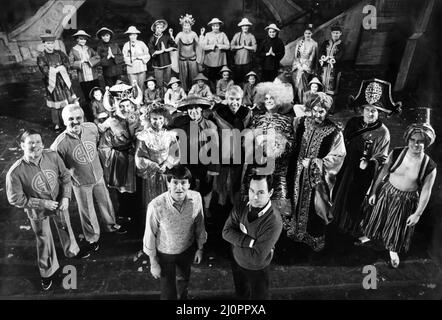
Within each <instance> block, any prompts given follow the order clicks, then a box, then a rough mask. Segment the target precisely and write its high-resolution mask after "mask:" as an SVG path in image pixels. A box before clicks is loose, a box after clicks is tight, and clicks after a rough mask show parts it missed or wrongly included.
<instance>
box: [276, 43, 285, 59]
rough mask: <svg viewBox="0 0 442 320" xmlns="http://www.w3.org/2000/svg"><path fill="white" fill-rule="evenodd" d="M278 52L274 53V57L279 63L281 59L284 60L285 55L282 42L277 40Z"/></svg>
mask: <svg viewBox="0 0 442 320" xmlns="http://www.w3.org/2000/svg"><path fill="white" fill-rule="evenodd" d="M278 49H279V50H277V52H275V57H276V59H277V60H278V61H281V59H282V58H284V55H285V46H284V42H282V40H281V39H279V48H278Z"/></svg>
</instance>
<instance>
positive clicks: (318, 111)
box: [312, 106, 327, 124]
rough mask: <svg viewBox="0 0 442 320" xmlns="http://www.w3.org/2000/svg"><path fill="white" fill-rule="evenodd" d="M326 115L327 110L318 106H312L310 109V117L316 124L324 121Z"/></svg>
mask: <svg viewBox="0 0 442 320" xmlns="http://www.w3.org/2000/svg"><path fill="white" fill-rule="evenodd" d="M326 116H327V110H325V109H324V108H323V107H320V106H314V107H313V109H312V117H313V119H314V121H315V122H316V123H317V124H321V123H323V122H324V120H325V118H326Z"/></svg>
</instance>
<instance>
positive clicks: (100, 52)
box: [97, 46, 109, 67]
mask: <svg viewBox="0 0 442 320" xmlns="http://www.w3.org/2000/svg"><path fill="white" fill-rule="evenodd" d="M97 53H98V55H99V56H100V59H101V60H100V63H101V65H102V66H103V67H107V66H108V65H109V59H108V58H107V54H108V50H107V49H106V47H104V46H98V48H97Z"/></svg>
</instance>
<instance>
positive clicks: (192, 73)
mask: <svg viewBox="0 0 442 320" xmlns="http://www.w3.org/2000/svg"><path fill="white" fill-rule="evenodd" d="M187 37H189V35H186V33H185V32H180V33H178V34H177V36H176V38H175V42H176V44H177V46H178V68H179V70H180V81H181V85H182V87H183V89H184V91H186V92H188V91H189V90H190V88H191V87H192V80H193V78H195V77H196V76H197V74H198V63H199V59H198V50H199V43H198V35H197V34H196V33H195V32H194V31H191V32H190V39H191V41H190V42H188V41H184V39H183V38H187Z"/></svg>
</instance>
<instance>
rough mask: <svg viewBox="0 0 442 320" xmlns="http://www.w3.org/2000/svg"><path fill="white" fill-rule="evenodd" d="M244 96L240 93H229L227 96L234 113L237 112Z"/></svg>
mask: <svg viewBox="0 0 442 320" xmlns="http://www.w3.org/2000/svg"><path fill="white" fill-rule="evenodd" d="M241 102H242V96H240V95H236V94H235V95H228V96H227V104H228V105H229V109H230V111H232V113H234V114H235V113H236V112H237V111H238V110H239V108H240V107H241Z"/></svg>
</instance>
